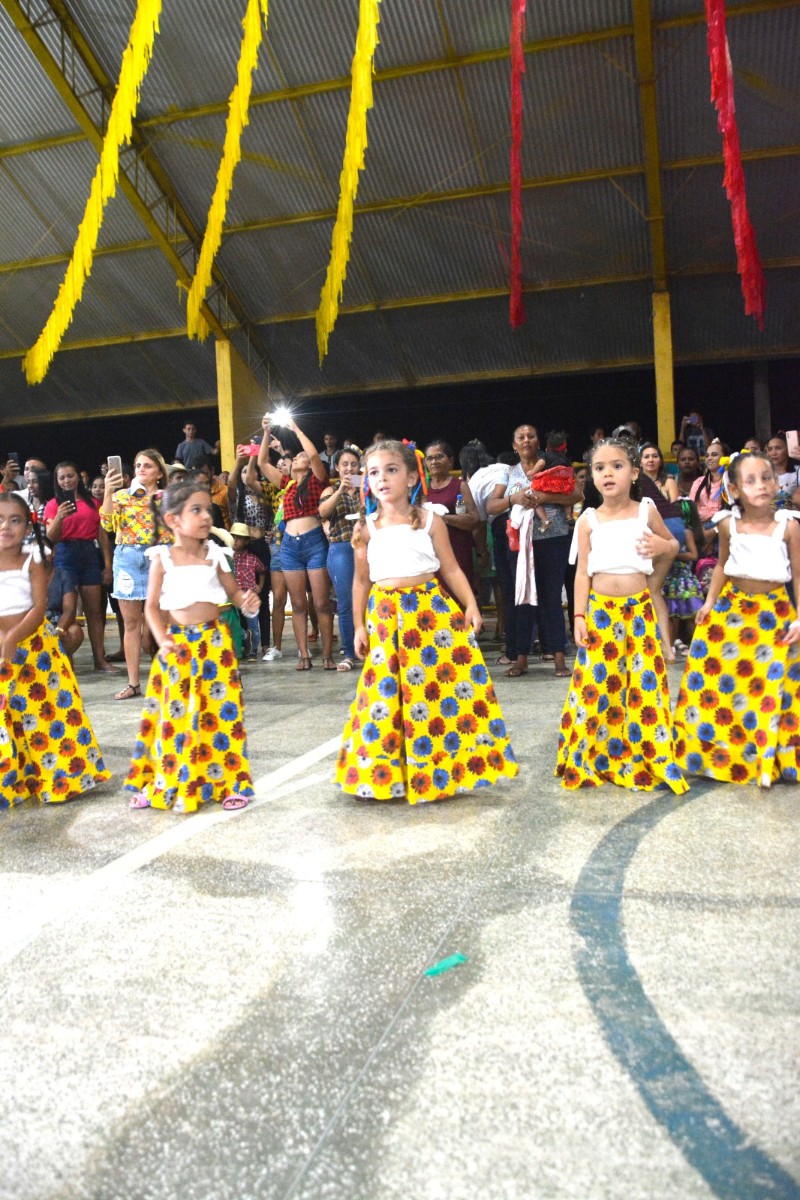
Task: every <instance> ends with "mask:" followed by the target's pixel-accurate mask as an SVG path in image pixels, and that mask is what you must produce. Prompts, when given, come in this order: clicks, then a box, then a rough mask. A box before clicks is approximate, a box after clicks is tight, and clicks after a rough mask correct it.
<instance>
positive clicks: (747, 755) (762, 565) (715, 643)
mask: <svg viewBox="0 0 800 1200" xmlns="http://www.w3.org/2000/svg"><path fill="white" fill-rule="evenodd" d="M778 486H779V485H778V480H777V478H776V475H775V470H774V467H773V465H772V463H771V462H770V461H769V458H768V457H767V455H766V454H764V453H762V452H760V451H759V452H757V453H745V454H738V455H736V456H735V457H734V458H733V459H732V461H731V463H730V465H729V467H728V485H727V490H728V493H729V496H730V498H731V500H732V501H733V502H734V503H733V507H732V508H731V509H730V510H729V511H727V512H721V513H719V514H718V516H717V518H716V523H717V527H718V529H719V561H718V563H717V565H716V567H715V568H714V574H713V576H712V578H711V586H710V587H709V591H708V596H707V598H706V602H705V604H704V605H703V607H702V608H701V609H700V611H699V612H698V614H697V616H696V618H695V635H694V638H693V640H692V645H691V648H690V650H689V658H688V660H687V663H686V671H685V673H684V677H683V680H682V682H681V689H680V694H679V696H678V704H677V707H676V710H675V753H676V757H677V759H678V762H679V763H680V764H681V766H683V767H685V768H686V770H687V771H690V772H691V773H692V774H695V775H708V776H709V777H710V778H712V779H721V780H724V781H725V782H732V783H758V784H759V785H760V786H761V787H769V786H770V784H771V783H773V782H774V781H775V780H777V779H781V778H783V779H784V780H786V781H788V782H791V783H796V782H797V779H798V768H800V734H799V733H798V730H799V729H800V621H799V620H798V619H797V611H796V609H795V606H794V604H793V603H792V600H791V597H790V595H789V592H788V591H787V586H786V585H787V584H788V583H789V581H790V579H794V581H795V587H796V586H797V580H798V579H800V528H798V525H797V522H796V521H793V520H791V517H792V515H794V516H800V514H792V513H790V512H789V511H787V510H786V509H781V510H779V511H777V512H773V509H772V505H773V503H774V500H775V497H776V495H777V493H778Z"/></svg>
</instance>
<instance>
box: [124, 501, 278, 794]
mask: <svg viewBox="0 0 800 1200" xmlns="http://www.w3.org/2000/svg"><path fill="white" fill-rule="evenodd" d="M160 518H161V519H162V520H163V521H164V522H165V523H166V525H167V527H168V529H169V530H170V532H171V533H172V534H173V536H174V538H175V544H174V546H166V545H156V546H152V547H151V548H150V550H149V551H148V555H149V557H150V559H151V568H150V576H149V580H148V585H147V600H146V601H145V618H146V620H147V623H148V625H149V626H150V629H151V631H152V634H153V637H154V638H155V640H156V642H157V644H158V645H159V647H160V650H159V652H158V654H157V655H156V656H155V658H154V659H153V666H152V669H151V671H150V680H149V682H148V685H147V694H146V696H145V702H144V709H143V712H142V720H141V724H140V727H139V740H138V741H137V743H136V746H135V748H134V752H133V759H132V761H131V765H130V770H129V771H128V777H127V779H126V781H125V787H126V789H127V790H128V791H129V792H132V793H133V796H132V798H131V800H130V801H129V804H130V807H131V808H150V807H152V808H171V809H173V810H174V811H175V812H195V811H196V809H197V808H199V806H200V804H202V803H203V801H205V800H221V801H222V807H223V808H225V809H238V808H244V807H245V806H246V805H247V803H248V800H249V798H250V796H252V794H253V784H252V780H251V778H250V765H249V762H248V758H247V744H246V735H245V729H244V721H243V710H242V688H241V682H240V679H239V671H238V668H237V661H236V655H235V653H234V649H233V644H232V642H231V636H230V632H229V630H228V627H227V625H225V623H224V622H222V621H220V620H219V619H218V617H219V607H220V605H222V604H227V603H228V602H229V601H230V602H231V603H233V604H235V605H236V607H237V608H239V609H241V610H242V612H244V613H245V614H246V615H247V616H251V615H254V614H255V613H257V612H258V607H259V603H260V602H259V598H258V596H257V595H255V594H254V593H252V592H246V593H243V592H242V591H241V589H240V588H238V587H237V586H236V582H235V580H234V577H233V575H232V574H231V568H230V562H229V559H228V557H227V555H226V554H225V553H224V552H223V550H222V547H221V546H217V545H216V544H215V543H214V542H209V541H207V538H208V535H209V533H210V532H211V523H212V522H211V497H210V495H209V493H208V491H207V490H206V489H205V488H202V489H200V488H198V485H197V482H196V481H193V480H187V481H185V482H182V483H175V484H172V485H171V486H170V487H168V488H167V490H166V491H165V492H164V493H163V495H162V498H161V509H160ZM156 536H158V525H156Z"/></svg>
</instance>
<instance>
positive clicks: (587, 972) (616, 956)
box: [570, 783, 800, 1200]
mask: <svg viewBox="0 0 800 1200" xmlns="http://www.w3.org/2000/svg"><path fill="white" fill-rule="evenodd" d="M713 787H714V785H713V784H711V783H705V784H698V785H695V784H693V785H692V791H691V793H689V794H688V795H685V796H663V797H662V798H659V799H657V800H654V801H652V802H651V803H650V804H646V805H645V806H644V807H643V808H640V809H638V810H637V812H635V813H632V814H631V815H630V816H629V817H626V818H625V819H624V820H623V821H620V822H619V824H617V825H615V826H614V828H613V829H611V830H610V831H609V833H607V834H606V836H605V837H604V838H603V840H602V842H600V844H599V846H598V847H597V849H596V850H595V851H594V853H593V854H592V855H591V857H590V858H589V860H588V861H587V863H586V865H585V866H584V868H583V870H582V871H581V874H580V877H579V878H578V881H577V884H576V887H575V891H574V893H573V898H572V905H571V912H570V916H571V924H572V928H573V929H574V930H575V932H576V933H577V934H578V937H579V945H578V948H577V950H576V965H577V969H578V975H579V978H580V981H581V985H582V987H583V990H584V992H585V993H586V996H587V998H588V1000H589V1003H590V1004H591V1006H592V1009H593V1010H594V1013H595V1016H596V1017H597V1019H598V1021H599V1023H600V1027H601V1029H602V1031H603V1035H604V1036H605V1038H606V1041H607V1042H608V1045H609V1047H610V1049H611V1050H612V1052H613V1054H614V1056H615V1058H616V1059H617V1061H618V1062H619V1063H620V1064H621V1065H622V1066H623V1067H624V1068H625V1070H626V1071H627V1072H628V1074H629V1075H630V1077H631V1079H632V1080H633V1082H634V1083H635V1084H636V1087H637V1088H638V1089H639V1092H640V1094H641V1096H642V1098H643V1100H644V1102H645V1104H646V1105H647V1107H648V1108H649V1110H650V1112H651V1113H652V1114H653V1116H654V1117H655V1118H656V1120H657V1121H658V1122H659V1123H660V1124H661V1125H662V1126H663V1127H664V1129H666V1131H667V1133H668V1134H669V1136H670V1138H671V1139H672V1141H673V1142H674V1143H675V1145H676V1146H677V1147H678V1149H679V1150H680V1151H681V1153H682V1154H683V1155H684V1157H685V1158H686V1159H687V1161H688V1162H690V1163H691V1165H692V1166H693V1167H694V1168H695V1170H696V1171H698V1172H699V1173H700V1174H701V1175H702V1177H703V1179H704V1180H705V1181H706V1183H707V1184H708V1186H709V1187H710V1188H711V1189H712V1191H713V1192H714V1193H715V1194H716V1195H717V1196H719V1197H720V1198H721V1200H766V1198H767V1197H769V1198H770V1200H771V1198H773V1197H774V1198H775V1200H798V1197H800V1186H799V1185H798V1183H797V1182H796V1181H795V1180H794V1179H793V1178H792V1177H791V1175H789V1174H788V1173H787V1172H786V1171H784V1170H783V1168H782V1167H781V1166H779V1165H778V1164H777V1163H775V1162H773V1161H772V1159H770V1158H769V1157H768V1156H767V1155H766V1154H764V1153H763V1151H761V1150H759V1149H758V1148H757V1147H754V1146H751V1145H748V1137H747V1135H746V1134H745V1133H744V1132H743V1130H741V1129H740V1128H739V1127H738V1126H737V1125H736V1124H735V1123H734V1122H733V1121H732V1120H731V1119H730V1117H729V1116H728V1114H727V1113H726V1112H725V1110H724V1108H723V1107H722V1105H721V1104H720V1103H719V1101H717V1100H716V1099H715V1098H714V1097H713V1096H712V1095H711V1093H710V1092H709V1091H708V1089H707V1087H706V1086H705V1084H704V1083H703V1080H702V1078H701V1077H700V1075H698V1073H697V1071H696V1070H695V1069H694V1067H693V1066H692V1065H691V1063H689V1062H688V1061H687V1059H686V1058H684V1056H683V1054H682V1053H681V1049H680V1046H679V1045H678V1044H677V1042H676V1041H675V1039H674V1038H673V1037H672V1036H671V1035H670V1033H669V1031H668V1030H667V1029H666V1028H665V1026H664V1025H663V1023H662V1021H661V1018H660V1017H659V1015H658V1012H657V1011H656V1009H655V1008H654V1006H653V1005H652V1004H651V1002H650V1001H649V1000H648V998H647V996H646V994H645V991H644V988H643V987H642V984H641V980H640V979H639V976H638V975H637V974H636V971H635V970H634V967H633V964H632V963H631V961H630V959H629V957H628V952H627V948H626V943H625V933H624V929H623V922H622V892H623V886H624V882H625V875H626V873H627V870H628V866H629V864H630V862H631V859H632V858H633V856H634V854H635V853H636V850H637V849H638V847H639V845H640V843H641V842H642V840H643V838H644V837H646V835H647V834H648V833H650V831H651V830H652V829H654V828H655V826H656V825H657V824H658V823H659V821H661V820H663V818H664V817H666V816H669V815H670V813H673V812H675V811H676V810H677V809H679V808H682V807H683V806H684V805H685V804H689V803H691V801H692V800H696V799H697V798H698V797H699V796H701V795H702V794H703V793H705V792H708V791H710V790H711V789H712V788H713Z"/></svg>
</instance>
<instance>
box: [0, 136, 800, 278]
mask: <svg viewBox="0 0 800 1200" xmlns="http://www.w3.org/2000/svg"><path fill="white" fill-rule="evenodd" d="M798 156H800V145H792V146H767V147H764V148H763V149H761V150H745V151H742V160H743V161H744V162H759V161H761V160H769V159H773V158H796V157H798ZM721 162H722V156H721V155H720V154H706V155H695V156H694V157H692V158H682V159H674V160H672V161H670V162H664V163H662V169H663V170H664V171H685V170H693V169H696V168H699V167H711V166H719V164H720V163H721ZM642 173H643V168H642V167H641V166H638V165H636V164H634V165H631V166H623V167H604V168H602V169H597V170H593V171H573V172H570V173H569V174H565V175H542V176H539V177H538V178H536V179H525V180H523V183H522V186H523V189H524V190H525V191H529V190H535V189H537V188H552V187H566V186H569V185H571V184H581V183H596V182H598V181H601V180H607V179H630V178H632V177H634V176H637V175H641V174H642ZM509 187H510V185H509V184H508V183H507V182H505V183H502V182H501V183H492V184H484V185H479V186H476V187H469V188H453V189H451V190H450V191H442V192H420V193H418V194H416V195H411V196H395V197H393V198H389V199H385V200H371V201H365V202H364V203H362V204H357V205H356V206H355V209H354V212H355V215H356V216H363V215H364V214H367V213H382V212H396V211H400V210H402V209H406V208H424V207H427V206H430V205H435V204H448V203H449V204H454V203H459V202H460V201H467V200H475V199H481V198H483V197H491V196H502V195H506V194H507V193H508V191H509ZM335 216H336V210H335V209H332V208H331V209H312V210H310V211H308V212H300V213H289V214H286V215H284V216H280V217H265V218H264V219H263V220H254V221H242V222H240V223H239V224H237V225H226V226H225V229H224V232H223V236H224V237H225V238H229V237H235V236H237V235H238V234H244V233H262V232H264V231H265V230H270V229H284V228H287V227H288V226H291V225H305V224H313V223H314V222H317V221H332V220H334V218H335ZM188 240H189V239H188V237H186V236H177V237H176V238H175V239H174V244H175V246H176V248H180V247H181V246H185V245H186V244H187V243H188ZM153 248H154V245H153V242H152V241H151V240H150V239H149V238H141V239H138V240H134V241H130V242H117V243H115V244H113V245H110V246H98V247H97V250H96V251H95V258H102V257H103V256H104V255H109V254H132V253H136V252H138V251H140V250H152V249H153ZM67 262H69V255H67V254H45V255H41V256H39V257H37V258H22V259H16V260H15V261H13V262H0V275H3V274H15V273H16V272H17V271H26V270H33V269H35V268H37V267H50V266H57V265H59V264H63V263H67Z"/></svg>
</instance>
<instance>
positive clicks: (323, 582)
mask: <svg viewBox="0 0 800 1200" xmlns="http://www.w3.org/2000/svg"><path fill="white" fill-rule="evenodd" d="M308 578H309V582H310V584H311V595H312V598H313V601H314V607H315V609H316V610H317V620H318V622H319V628H320V632H321V633H322V665H323V666H324V667H325V669H326V670H330V669H331V668H330V666H329V663H331V662H332V661H333V659H332V657H331V656H332V654H333V610H332V608H331V580H330V576H329V575H328V572H327V571H326V570H325V568H324V567H318V568H316V569H315V570H313V571H309V572H308Z"/></svg>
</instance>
